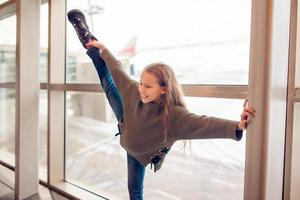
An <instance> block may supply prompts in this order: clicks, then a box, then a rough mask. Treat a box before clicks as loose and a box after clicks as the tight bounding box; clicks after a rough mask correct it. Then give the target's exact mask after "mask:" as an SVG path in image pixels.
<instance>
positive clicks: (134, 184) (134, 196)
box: [127, 154, 145, 200]
mask: <svg viewBox="0 0 300 200" xmlns="http://www.w3.org/2000/svg"><path fill="white" fill-rule="evenodd" d="M127 170H128V178H127V179H128V191H129V196H130V200H143V187H144V186H143V185H144V177H145V167H144V166H143V165H142V164H140V163H139V162H138V161H137V160H136V159H135V158H134V157H132V156H130V155H129V154H127Z"/></svg>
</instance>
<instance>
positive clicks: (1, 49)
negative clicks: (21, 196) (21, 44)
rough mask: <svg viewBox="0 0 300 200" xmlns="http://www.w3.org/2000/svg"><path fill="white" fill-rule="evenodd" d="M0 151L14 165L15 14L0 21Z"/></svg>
mask: <svg viewBox="0 0 300 200" xmlns="http://www.w3.org/2000/svg"><path fill="white" fill-rule="evenodd" d="M0 27H1V29H0V83H2V84H6V85H7V86H8V88H0V127H1V128H0V143H1V145H0V151H1V156H4V159H5V161H7V162H8V163H9V164H11V165H14V155H15V112H16V111H15V100H16V96H15V89H14V88H13V84H14V82H15V80H16V73H15V71H16V16H15V15H14V16H12V17H9V18H6V19H3V20H1V21H0Z"/></svg>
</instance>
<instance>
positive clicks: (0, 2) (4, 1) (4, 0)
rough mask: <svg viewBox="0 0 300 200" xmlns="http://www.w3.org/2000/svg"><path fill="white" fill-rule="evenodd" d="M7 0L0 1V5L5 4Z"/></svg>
mask: <svg viewBox="0 0 300 200" xmlns="http://www.w3.org/2000/svg"><path fill="white" fill-rule="evenodd" d="M8 1H9V0H0V4H3V3H6V2H8Z"/></svg>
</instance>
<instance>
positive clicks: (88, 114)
mask: <svg viewBox="0 0 300 200" xmlns="http://www.w3.org/2000/svg"><path fill="white" fill-rule="evenodd" d="M250 3H251V1H248V0H246V1H238V0H230V1H226V2H224V1H221V0H217V1H206V0H205V1H204V0H201V1H197V0H188V1H183V0H179V1H171V0H168V1H158V0H157V1H137V0H128V1H118V0H113V1H106V0H103V1H86V2H79V1H74V0H68V1H67V11H69V10H71V9H75V8H76V9H78V8H80V9H81V10H82V11H83V12H84V13H85V16H86V18H87V22H88V24H89V26H90V30H91V32H92V33H93V34H94V35H95V36H96V37H97V38H98V39H99V41H101V42H102V43H104V44H105V45H106V46H107V47H108V48H109V49H110V50H111V51H112V52H113V54H114V55H115V56H116V57H117V58H118V59H119V60H120V61H121V62H122V63H123V66H124V70H125V71H126V72H127V73H128V74H129V75H131V77H132V78H134V79H136V80H139V76H140V74H141V71H142V69H143V68H144V67H145V66H146V65H148V64H150V63H152V62H157V61H163V62H165V63H167V64H169V65H170V66H171V67H172V68H173V69H174V71H175V74H176V76H177V78H178V80H179V82H180V83H181V84H194V83H197V84H221V85H224V84H230V85H246V84H247V83H248V64H249V38H250V13H251V12H250V9H251V8H250ZM120 16H122V17H120ZM208 21H209V22H208ZM66 82H67V83H99V78H98V76H97V74H96V70H95V69H94V66H93V64H92V62H91V60H90V59H89V58H88V56H87V55H86V54H85V49H84V48H83V47H82V45H81V43H80V42H79V40H78V39H77V36H76V33H75V31H74V29H73V27H72V26H71V24H70V23H68V22H67V61H66ZM187 87H188V86H187ZM216 96H217V97H222V95H220V96H218V95H216ZM66 97H67V98H66V122H67V123H66V124H67V128H66V179H67V180H68V181H70V182H73V183H76V184H78V185H81V186H83V187H86V188H89V189H90V190H93V191H95V192H98V193H101V191H105V192H106V193H110V194H113V195H117V196H118V197H119V198H121V199H128V192H127V172H126V153H125V151H124V150H123V149H122V148H121V147H120V145H119V139H118V138H115V137H114V134H115V133H116V132H117V126H116V121H115V120H114V116H113V113H112V111H111V108H110V106H109V104H108V102H107V101H106V99H105V96H104V95H103V94H93V93H86V92H83V91H82V92H67V95H66ZM186 101H187V105H188V107H189V109H190V110H191V111H193V112H195V113H197V114H205V115H212V116H218V117H223V118H228V119H233V120H239V116H240V112H241V111H242V100H236V99H224V98H223V99H222V98H218V99H215V98H199V97H193V98H192V97H186ZM180 145H181V142H178V144H177V145H176V146H177V147H174V150H173V152H171V153H170V155H169V156H168V157H167V159H166V162H165V163H164V167H163V168H162V170H161V171H159V172H158V173H157V174H154V173H153V172H152V171H151V170H149V169H148V170H147V174H146V178H145V198H146V199H174V198H175V199H176V198H183V199H199V198H200V199H243V183H244V160H245V156H244V154H245V137H244V138H243V139H242V141H240V142H236V141H231V140H194V141H192V142H191V150H192V151H191V152H186V153H184V151H182V150H181V151H180V150H179V149H180ZM175 179H176V180H180V181H181V184H177V185H174V184H173V183H174V181H175Z"/></svg>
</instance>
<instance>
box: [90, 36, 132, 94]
mask: <svg viewBox="0 0 300 200" xmlns="http://www.w3.org/2000/svg"><path fill="white" fill-rule="evenodd" d="M91 45H92V46H94V47H96V48H98V49H99V51H100V56H101V58H102V59H103V60H104V62H105V64H106V66H107V67H108V68H109V71H110V73H111V75H112V77H113V80H114V81H115V83H116V86H117V88H118V90H119V92H120V94H121V96H122V97H124V95H125V94H126V93H127V91H128V89H129V88H130V87H131V86H132V85H134V84H136V83H137V82H136V81H135V80H133V79H131V78H130V77H129V76H128V75H127V74H126V73H125V71H124V70H123V69H122V64H121V62H120V61H118V60H117V59H116V58H115V57H114V56H113V55H112V53H111V52H110V51H109V50H108V49H107V48H106V47H105V46H104V45H103V44H101V43H99V42H98V41H96V40H93V41H92V42H91Z"/></svg>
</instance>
